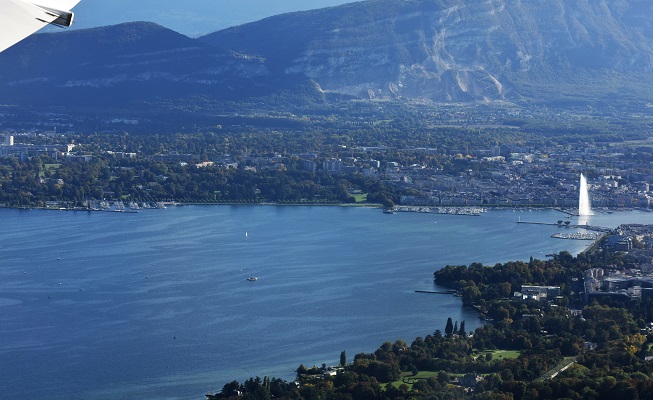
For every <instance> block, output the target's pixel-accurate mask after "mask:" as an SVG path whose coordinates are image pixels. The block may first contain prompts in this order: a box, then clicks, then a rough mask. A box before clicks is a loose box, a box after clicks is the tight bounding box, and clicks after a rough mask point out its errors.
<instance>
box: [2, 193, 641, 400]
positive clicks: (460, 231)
mask: <svg viewBox="0 0 653 400" xmlns="http://www.w3.org/2000/svg"><path fill="white" fill-rule="evenodd" d="M520 218H521V220H522V221H533V222H538V221H539V222H555V221H557V220H559V219H565V220H566V217H565V215H564V214H561V213H559V212H557V211H553V210H542V211H530V212H529V211H526V212H513V211H512V210H502V211H490V212H488V213H486V214H484V215H482V216H480V217H465V216H448V215H433V214H411V213H406V214H394V215H386V214H382V213H381V212H380V211H379V210H376V209H365V208H346V207H270V206H267V207H265V206H260V207H258V206H188V207H176V208H168V209H165V210H145V211H141V212H139V213H138V214H120V213H109V212H106V213H103V212H96V213H85V212H58V211H35V210H30V211H21V210H10V209H0V224H1V226H2V229H0V374H1V375H2V378H1V379H0V393H2V398H7V399H18V398H36V397H43V398H48V399H55V400H56V399H85V400H86V399H134V398H148V397H149V398H156V399H183V400H185V399H203V394H204V393H205V392H207V391H209V390H212V389H218V390H219V389H220V388H221V387H222V385H223V384H224V383H226V382H228V381H231V380H234V379H237V380H241V381H242V380H244V379H246V378H248V377H250V376H264V375H272V376H277V377H282V378H286V379H290V378H292V377H293V372H292V371H293V370H294V369H295V368H296V367H297V366H298V365H299V364H300V363H303V364H307V365H314V364H317V365H321V364H322V363H327V364H336V363H337V362H338V359H339V355H340V352H341V351H342V350H345V351H346V352H347V355H348V357H349V359H353V356H354V355H355V354H356V353H359V352H372V351H374V350H375V349H376V348H377V347H378V346H379V345H380V344H381V343H382V342H384V341H394V340H396V339H403V340H405V341H407V342H408V343H410V342H411V341H412V340H413V339H414V338H415V337H417V336H425V335H427V334H429V333H431V332H433V331H434V330H435V329H441V330H443V329H444V326H445V322H446V319H447V317H451V318H452V319H454V320H457V321H462V320H465V321H466V326H467V328H468V329H474V328H475V327H476V326H478V323H479V321H478V319H477V317H476V315H475V314H474V313H472V312H471V311H469V310H466V309H463V308H462V307H460V300H459V298H456V297H453V296H450V295H429V294H419V293H415V290H432V289H434V285H433V279H432V276H433V271H435V270H437V269H439V268H441V267H442V266H444V265H446V264H469V263H471V262H474V261H478V262H482V263H485V264H489V265H492V264H494V263H497V262H504V261H509V260H527V259H528V258H529V257H530V256H533V257H535V258H543V257H544V256H545V254H548V253H551V252H559V251H561V250H569V251H570V252H572V253H578V252H579V251H581V250H582V249H583V248H584V247H585V246H586V245H587V244H588V242H582V241H571V240H559V239H552V238H550V235H551V234H553V233H556V232H559V231H560V228H557V227H553V226H545V225H526V224H516V223H515V222H516V221H517V220H518V219H520ZM571 221H572V222H573V223H576V222H577V221H576V217H573V218H572V219H571ZM626 222H631V223H634V222H638V223H653V214H652V213H645V212H641V213H640V212H634V211H633V212H625V213H614V214H603V215H598V216H595V217H591V219H590V221H589V223H590V224H592V225H601V226H611V227H614V226H617V225H619V224H620V223H626ZM250 274H253V275H256V276H257V277H258V281H256V282H248V281H246V278H247V277H248V276H250Z"/></svg>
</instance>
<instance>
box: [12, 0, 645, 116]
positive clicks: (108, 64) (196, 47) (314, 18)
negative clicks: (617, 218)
mask: <svg viewBox="0 0 653 400" xmlns="http://www.w3.org/2000/svg"><path fill="white" fill-rule="evenodd" d="M651 21H653V4H649V3H647V2H646V1H643V0H630V1H626V0H598V1H590V0H578V1H575V2H569V1H566V0H546V1H545V0H532V1H529V2H521V1H507V0H482V1H481V0H466V1H462V0H403V1H396V0H366V1H361V2H357V3H348V4H344V5H341V6H335V7H329V8H324V9H319V10H311V11H301V12H295V13H290V14H282V15H279V16H274V17H269V18H266V19H263V20H261V21H257V22H252V23H248V24H245V25H241V26H238V27H232V28H228V29H225V30H221V31H218V32H215V33H212V34H209V35H206V36H203V37H200V38H197V39H193V38H189V37H187V36H184V35H182V34H179V33H177V32H174V31H172V30H170V29H167V28H164V27H161V26H159V25H156V24H154V23H148V22H135V23H126V24H119V25H113V26H108V27H101V28H91V29H86V30H74V31H67V32H59V33H55V34H51V33H49V34H39V35H34V36H32V37H30V38H28V39H27V40H25V41H23V42H22V43H20V44H18V45H17V46H15V47H13V48H10V49H8V50H7V51H6V52H4V53H2V54H0V102H1V103H4V104H23V105H30V106H42V105H43V106H47V105H57V106H58V105H71V106H79V105H85V106H90V105H95V106H99V105H101V106H117V105H128V106H129V107H132V106H137V105H142V104H145V103H148V104H149V103H151V102H152V99H164V101H163V102H169V101H170V100H175V99H183V98H186V97H188V96H206V97H207V98H208V99H211V101H218V102H220V101H234V100H236V101H238V100H241V99H246V98H265V96H268V95H270V94H273V93H276V92H278V91H279V90H285V92H286V93H287V92H288V88H289V87H290V88H292V87H294V86H295V85H301V87H302V90H301V91H302V93H304V94H307V97H306V96H305V97H302V98H301V99H298V100H297V101H299V102H301V101H304V100H305V99H306V98H314V99H318V100H317V101H322V100H320V99H323V98H324V95H325V94H334V95H338V96H339V95H344V96H347V98H351V97H354V98H360V99H398V100H413V99H417V100H428V101H432V102H478V101H482V102H485V101H509V102H516V103H520V104H529V103H538V104H546V103H555V102H574V101H584V102H587V103H596V102H606V101H610V100H611V99H614V98H615V97H619V96H622V97H626V98H628V99H630V100H632V101H640V102H642V101H648V98H649V95H648V93H650V91H651V90H653V79H652V78H651V76H653V75H652V74H651V73H652V72H653V23H651ZM310 91H312V92H313V93H312V94H310V93H308V92H310ZM43 93H48V94H52V96H44V95H43ZM288 97H289V98H290V97H292V94H290V95H289V96H288ZM166 99H167V100H166Z"/></svg>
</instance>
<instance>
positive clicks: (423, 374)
mask: <svg viewBox="0 0 653 400" xmlns="http://www.w3.org/2000/svg"><path fill="white" fill-rule="evenodd" d="M437 377H438V373H437V372H432V371H419V372H418V373H417V375H413V374H412V373H410V372H403V373H402V374H401V378H400V379H399V380H398V381H394V382H390V383H386V384H384V385H381V386H383V388H385V387H386V386H387V385H392V386H394V387H396V388H399V386H401V385H403V384H406V385H408V387H409V388H411V389H412V388H413V384H412V383H408V382H410V381H411V380H413V379H428V378H437ZM404 378H405V379H406V381H407V382H404Z"/></svg>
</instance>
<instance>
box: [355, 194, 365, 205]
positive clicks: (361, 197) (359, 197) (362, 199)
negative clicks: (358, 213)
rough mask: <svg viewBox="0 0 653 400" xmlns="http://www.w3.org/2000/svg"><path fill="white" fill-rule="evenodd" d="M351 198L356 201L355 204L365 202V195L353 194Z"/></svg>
mask: <svg viewBox="0 0 653 400" xmlns="http://www.w3.org/2000/svg"><path fill="white" fill-rule="evenodd" d="M353 197H354V198H355V199H356V203H364V202H366V201H367V193H361V194H355V195H353Z"/></svg>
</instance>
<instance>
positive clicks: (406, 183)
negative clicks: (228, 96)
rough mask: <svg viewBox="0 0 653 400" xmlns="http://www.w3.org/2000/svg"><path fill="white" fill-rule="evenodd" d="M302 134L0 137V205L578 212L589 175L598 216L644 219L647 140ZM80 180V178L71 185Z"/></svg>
mask: <svg viewBox="0 0 653 400" xmlns="http://www.w3.org/2000/svg"><path fill="white" fill-rule="evenodd" d="M458 134H460V133H459V132H458ZM502 135H503V136H505V134H498V135H497V137H498V138H499V139H500V138H501V137H502ZM301 136H302V134H301V133H297V132H294V133H292V132H291V133H287V132H286V133H283V132H281V133H279V132H262V133H259V134H258V135H257V136H256V137H254V136H253V135H252V134H251V133H247V134H245V133H229V134H223V133H221V134H184V135H182V134H178V135H169V136H168V137H164V136H159V135H129V134H126V133H124V134H106V135H97V134H96V135H80V134H72V133H69V134H67V133H58V132H56V131H49V132H35V131H30V132H12V133H5V134H3V135H2V136H1V137H2V145H1V146H0V160H1V161H0V199H1V200H0V203H4V204H5V205H10V206H16V205H18V206H26V205H29V206H51V207H59V206H63V205H71V204H72V205H73V206H84V205H86V202H88V201H91V200H92V201H102V200H104V201H132V202H137V203H138V202H141V203H157V202H162V201H179V202H279V203H318V204H320V203H322V204H324V203H326V204H334V203H335V204H338V203H376V204H384V205H389V206H393V205H401V206H434V207H495V206H499V207H558V208H576V207H577V205H578V191H579V175H580V174H581V173H584V174H585V175H586V176H587V177H588V182H589V183H588V186H589V193H590V198H591V203H592V206H593V207H595V208H634V207H637V208H644V209H648V208H650V207H651V203H652V198H653V193H652V192H651V188H650V183H651V182H653V170H652V169H651V168H650V167H649V163H650V161H651V160H652V159H653V142H649V141H632V142H621V143H617V144H615V143H610V142H606V143H589V142H585V141H583V142H576V143H574V142H571V143H567V144H566V145H561V144H560V143H552V144H549V145H547V144H546V143H539V144H535V145H526V144H514V143H512V144H511V143H507V144H502V143H500V142H498V140H497V141H495V143H494V144H491V145H486V143H487V142H488V140H483V141H478V142H475V141H474V140H472V139H469V140H467V139H466V140H462V139H457V140H454V141H452V142H453V143H452V144H449V145H442V144H440V145H438V146H425V147H419V146H415V145H410V143H408V142H410V140H406V141H405V143H402V142H399V144H400V145H402V144H403V145H404V146H402V147H399V146H390V145H383V144H379V142H382V138H381V139H376V140H374V142H376V143H375V145H374V146H366V145H363V143H362V140H361V139H359V140H356V141H355V142H352V140H351V139H350V138H349V139H347V138H339V137H338V136H337V135H318V134H315V133H311V134H307V137H306V138H304V139H303V138H302V137H301ZM454 137H455V136H454ZM426 141H427V142H435V140H432V139H430V138H429V139H428V140H426ZM456 144H458V146H456ZM37 159H38V160H40V161H39V162H38V163H35V162H34V160H37ZM16 163H18V164H16ZM80 163H81V164H84V165H86V167H80V166H79V164H80ZM18 165H23V166H22V167H20V168H17V166H18ZM82 170H83V171H84V174H85V175H86V177H85V178H83V177H81V176H76V175H75V174H76V173H81V171H82ZM76 171H77V172H76ZM23 173H26V174H27V175H31V176H22V174H23ZM89 173H91V174H92V175H93V174H94V176H88V174H89ZM34 175H36V176H34ZM212 176H213V177H214V176H219V178H216V179H214V178H213V177H212ZM12 182H13V183H12ZM308 182H310V184H308ZM80 189H81V190H80ZM60 203H61V204H60Z"/></svg>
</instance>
